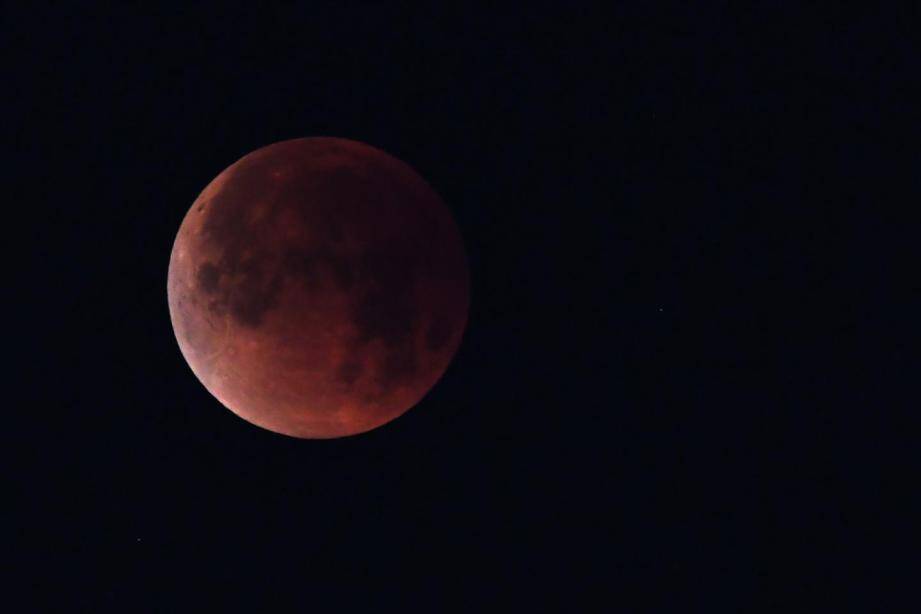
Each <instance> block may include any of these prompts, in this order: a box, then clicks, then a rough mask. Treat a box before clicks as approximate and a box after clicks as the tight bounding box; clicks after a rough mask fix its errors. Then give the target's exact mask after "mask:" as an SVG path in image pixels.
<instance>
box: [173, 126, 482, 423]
mask: <svg viewBox="0 0 921 614" xmlns="http://www.w3.org/2000/svg"><path fill="white" fill-rule="evenodd" d="M167 298H168V303H169V312H170V318H171V320H172V325H173V331H174V332H175V335H176V340H177V341H178V343H179V348H180V350H181V352H182V355H183V356H184V358H185V360H186V361H187V362H188V364H189V366H190V367H191V369H192V371H193V373H194V374H195V376H196V377H197V378H198V379H199V380H200V381H201V383H202V384H203V385H204V387H205V388H206V389H207V390H208V391H209V392H210V393H211V394H212V395H213V396H214V397H215V398H217V399H218V400H219V401H220V402H221V403H222V404H223V405H224V406H225V407H227V408H228V409H230V410H231V411H232V412H234V413H235V414H237V415H238V416H240V417H241V418H243V419H244V420H247V421H249V422H251V423H252V424H255V425H257V426H260V427H262V428H265V429H268V430H270V431H274V432H276V433H282V434H285V435H290V436H293V437H300V438H309V439H327V438H334V437H345V436H349V435H354V434H357V433H362V432H365V431H369V430H371V429H374V428H377V427H379V426H381V425H383V424H385V423H387V422H390V421H391V420H393V419H395V418H397V417H399V416H400V415H402V414H403V413H404V412H406V411H407V410H408V409H409V408H411V407H413V406H414V405H416V404H417V403H419V401H420V400H421V399H422V398H423V397H424V396H425V394H426V393H427V392H428V391H429V390H430V389H431V388H432V386H434V385H435V383H436V382H437V381H438V380H439V379H440V378H441V376H442V375H443V374H444V372H445V370H446V369H447V367H448V365H449V364H450V362H451V360H452V358H453V357H454V354H455V353H456V351H457V348H458V346H459V344H460V341H461V337H462V335H463V331H464V328H465V326H466V322H467V312H468V307H469V274H468V267H467V259H466V254H465V251H464V247H463V241H462V238H461V234H460V231H459V230H458V228H457V226H456V224H455V222H454V219H453V218H452V216H451V213H450V211H449V210H448V208H447V206H446V205H445V204H444V202H443V201H442V200H441V199H440V198H439V196H438V195H437V194H436V193H435V192H434V190H433V189H432V188H431V187H430V186H429V185H428V184H427V183H426V182H425V181H424V180H423V179H422V178H421V177H420V176H419V175H418V174H417V173H416V172H415V171H414V170H413V169H412V168H410V167H409V166H408V165H406V164H405V163H403V162H401V161H400V160H397V159H396V158H394V157H392V156H390V155H388V154H386V153H384V152H383V151H380V150H379V149H376V148H374V147H371V146H369V145H366V144H363V143H359V142H357V141H351V140H347V139H339V138H328V137H318V138H302V139H293V140H289V141H282V142H279V143H275V144H272V145H269V146H267V147H263V148H261V149H257V150H256V151H253V152H252V153H250V154H248V155H246V156H244V157H243V158H241V159H240V160H238V161H237V162H235V163H234V164H232V165H231V166H229V167H228V168H227V169H225V170H224V171H223V172H222V173H221V174H219V175H218V176H217V177H216V178H215V179H214V180H213V181H212V182H211V183H210V184H208V186H207V187H206V188H205V189H204V191H202V193H201V194H200V195H199V196H198V198H197V199H196V200H195V202H194V203H193V204H192V207H191V209H189V211H188V213H187V214H186V216H185V218H184V219H183V221H182V224H181V226H180V228H179V232H178V234H177V236H176V240H175V243H174V244H173V249H172V253H171V255H170V262H169V273H168V280H167Z"/></svg>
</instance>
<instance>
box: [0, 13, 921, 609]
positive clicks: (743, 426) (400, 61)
mask: <svg viewBox="0 0 921 614" xmlns="http://www.w3.org/2000/svg"><path fill="white" fill-rule="evenodd" d="M577 4H578V3H577ZM616 4H617V6H607V7H604V8H606V9H607V11H605V10H602V7H601V6H599V7H597V8H595V7H592V6H591V5H587V4H586V5H582V6H581V7H575V8H572V7H565V6H564V4H563V3H552V4H540V3H537V4H534V3H527V4H523V3H522V4H518V3H515V4H512V3H509V4H508V5H505V6H504V7H502V6H500V7H499V8H495V7H493V8H491V9H488V10H487V9H477V8H474V7H473V6H465V7H463V8H458V9H457V10H453V9H450V8H445V7H444V6H443V5H440V4H439V3H426V4H425V5H419V6H416V7H408V6H404V5H399V4H396V3H381V4H377V3H368V4H364V3H358V4H355V3H351V4H349V3H346V4H345V5H343V4H340V3H304V5H303V7H302V8H299V9H294V8H291V7H287V8H279V7H278V6H275V5H273V6H250V7H247V8H237V7H234V6H233V5H231V4H230V3H227V4H223V5H220V6H217V7H212V8H205V7H203V6H199V5H194V8H188V7H182V6H181V5H179V4H176V5H175V6H174V7H173V8H171V9H170V8H153V5H151V6H150V7H147V8H140V7H134V8H119V9H106V10H102V9H97V8H94V7H89V8H87V7H86V6H84V7H82V8H81V7H77V6H76V5H74V6H69V7H67V8H66V9H65V8H63V7H59V8H40V7H36V6H35V5H32V4H26V3H18V5H7V6H6V8H5V10H4V17H3V36H2V45H3V57H4V61H5V63H6V64H7V66H6V69H5V71H4V74H5V77H4V79H3V81H4V83H5V85H4V86H3V88H2V89H3V90H4V93H3V100H4V101H5V103H4V104H5V106H6V108H7V111H6V112H4V114H3V123H4V124H5V127H4V131H5V132H6V133H7V134H9V135H10V136H11V137H12V139H11V147H9V148H7V154H8V155H7V158H6V166H7V170H8V172H10V173H11V177H12V180H11V181H10V185H11V192H10V194H11V195H12V196H11V198H12V199H13V200H12V201H11V202H8V203H7V204H6V207H7V209H6V210H7V212H8V213H7V215H10V213H12V214H13V216H12V217H8V223H9V224H10V225H9V226H8V227H7V234H8V238H9V239H11V240H8V241H7V246H8V247H12V248H13V252H14V254H13V256H12V257H11V258H10V259H9V260H8V263H9V266H10V269H12V270H11V271H9V274H10V275H11V276H12V278H13V283H14V289H13V290H12V292H11V296H9V297H8V301H9V303H10V304H11V305H12V307H13V308H14V314H15V315H14V316H11V319H10V320H9V321H8V327H9V329H10V333H11V338H12V340H13V355H12V360H11V362H12V363H13V365H14V367H13V371H12V374H13V380H14V381H13V390H14V394H13V400H11V401H10V402H9V404H8V412H9V414H10V416H11V419H10V420H9V421H8V437H9V440H10V443H9V445H8V446H7V449H8V450H11V451H12V452H13V453H14V455H13V460H12V462H11V463H10V464H9V465H8V467H7V475H8V476H9V477H10V478H11V481H10V486H9V491H10V492H11V494H12V495H13V497H12V499H13V500H14V501H15V503H16V505H15V506H14V511H20V510H21V511H22V512H23V514H22V515H19V514H14V515H13V516H12V517H11V519H10V521H9V522H8V523H6V530H5V533H7V535H8V537H9V543H10V546H11V547H10V548H9V549H7V550H6V557H5V558H7V562H8V564H9V565H10V569H11V570H12V571H13V572H14V574H13V576H10V577H12V578H16V579H15V580H14V581H13V582H14V583H15V585H16V587H17V588H26V589H28V591H29V593H30V595H31V597H30V599H35V600H38V601H34V602H33V601H27V602H23V603H25V604H28V605H27V606H26V607H24V608H23V609H22V610H21V611H40V610H41V607H42V606H40V605H39V604H40V603H43V602H44V601H45V600H52V601H55V602H60V603H62V604H66V607H65V610H66V611H93V612H99V611H116V612H128V611H147V610H152V611H185V610H188V611H205V609H207V608H211V607H213V608H218V609H219V610H224V611H226V610H228V609H236V608H240V609H242V610H245V611H274V610H279V609H286V608H293V609H294V610H296V611H306V610H307V609H308V608H311V609H319V610H320V611H327V610H328V609H330V607H329V606H327V605H325V604H327V603H332V604H334V607H335V608H336V609H345V610H347V611H348V610H350V609H351V608H352V607H353V606H354V607H356V608H359V611H387V610H389V609H391V608H396V607H398V605H400V606H401V607H403V608H406V607H409V608H410V610H411V611H416V610H418V611H442V610H444V609H448V608H453V607H460V608H462V609H466V610H470V611H489V610H490V609H491V608H493V607H495V606H496V605H501V606H503V608H504V610H505V611H509V610H512V611H519V610H521V611H529V610H535V611H583V610H584V609H585V608H586V607H587V604H590V603H594V604H596V606H599V608H600V609H601V610H603V611H637V610H644V609H649V610H654V611H672V612H673V611H757V610H762V609H763V610H771V611H785V612H788V611H791V610H793V611H796V609H797V608H799V607H803V604H805V603H807V602H811V601H813V600H815V601H817V602H818V603H822V602H825V601H830V600H835V599H838V598H841V597H845V598H847V600H848V602H849V603H850V604H851V605H856V606H857V607H858V608H859V607H864V606H867V607H869V605H875V606H877V607H883V606H881V605H880V604H881V603H882V602H881V601H880V599H881V598H882V596H884V595H890V596H891V595H893V594H895V592H894V591H895V589H896V588H898V587H900V586H901V585H902V583H903V582H906V581H909V580H912V579H917V574H918V572H919V571H921V569H919V565H918V559H917V558H916V554H917V550H916V544H915V543H914V542H913V541H912V539H911V537H910V536H911V534H912V531H910V530H909V528H910V527H911V526H912V524H913V523H916V522H917V518H918V512H919V511H921V510H919V495H918V491H917V479H918V471H919V469H921V462H919V455H918V445H917V442H918V435H919V426H921V423H919V420H918V418H917V413H916V412H917V406H918V402H917V389H916V388H912V387H911V386H912V384H911V382H912V381H913V380H914V379H916V378H917V374H918V366H919V364H918V363H919V361H918V357H917V341H918V335H917V331H918V329H917V325H915V324H913V323H911V318H910V316H916V314H917V307H918V302H919V301H918V298H919V294H918V284H917V259H915V257H914V246H913V242H914V241H915V240H916V239H915V238H916V236H917V228H918V227H917V225H915V220H916V218H917V216H916V213H915V210H916V209H917V204H918V197H919V183H918V179H917V177H918V164H919V162H921V157H919V156H918V148H917V144H918V141H919V137H921V134H919V121H918V119H919V117H918V111H917V109H918V107H917V106H916V104H915V101H913V100H911V99H909V95H908V92H909V91H910V90H911V89H912V87H913V86H914V85H916V83H917V75H918V70H917V69H918V68H919V66H918V54H919V48H918V44H917V37H916V32H917V24H918V21H917V17H918V15H917V10H915V11H913V12H912V11H906V12H903V13H897V12H894V11H886V10H883V9H879V10H877V9H874V8H871V9H868V10H867V12H866V13H865V14H859V15H858V14H844V13H837V14H836V13H834V11H832V10H829V9H826V10H822V11H814V12H810V11H808V10H802V9H798V8H797V9H794V8H793V5H794V4H795V5H798V4H799V3H783V4H788V5H790V6H789V7H788V8H759V9H753V8H751V7H741V8H738V7H737V8H731V7H728V6H725V5H723V4H716V3H713V4H702V5H698V3H691V4H690V5H687V6H682V5H676V4H672V3H625V4H622V3H616ZM650 4H651V5H653V6H648V5H650ZM436 6H437V8H435V7H436ZM316 135H329V136H339V137H346V138H351V139H356V140H360V141H364V142H367V143H369V144H371V145H374V146H376V147H379V148H381V149H383V150H385V151H387V152H389V153H391V154H393V155H395V156H396V157H398V158H401V159H403V160H405V161H406V162H408V163H409V164H410V165H412V166H413V167H414V168H416V169H417V170H418V171H419V173H420V174H421V175H422V176H424V177H425V178H426V179H427V180H428V181H429V182H430V183H431V184H432V185H433V186H434V187H435V189H436V190H437V191H438V192H439V193H440V194H441V195H442V197H443V198H444V200H445V201H446V202H447V203H448V204H449V206H450V207H451V209H452V211H453V212H454V215H455V217H456V220H457V222H458V224H459V226H460V228H461V230H462V233H463V236H464V239H465V243H466V248H467V252H468V255H469V262H470V268H471V276H472V284H473V286H472V306H471V313H470V320H469V325H468V329H467V332H466V334H465V338H464V342H463V345H462V347H461V349H460V351H459V353H458V355H457V356H456V359H455V361H454V362H453V364H452V366H451V367H450V369H449V371H448V372H447V374H446V375H445V377H444V379H443V380H442V381H441V382H440V383H439V384H438V385H437V386H436V387H435V388H434V389H433V390H432V391H431V393H430V394H429V395H428V396H427V397H426V399H425V400H424V401H423V402H422V403H421V404H420V405H419V406H417V407H416V408H415V409H414V410H412V411H410V412H409V413H407V414H406V415H404V416H403V417H402V418H400V419H399V420H397V421H395V422H393V423H391V424H388V425H386V426H384V427H383V428H380V429H378V430H375V431H373V432H371V433H368V434H365V435H361V436H357V437H353V438H347V439H342V440H332V441H301V440H295V439H290V438H286V437H283V436H280V435H275V434H272V433H270V432H267V431H263V430H260V429H258V428H256V427H253V426H251V425H249V424H247V423H246V422H244V421H242V420H240V419H238V418H236V417H235V416H234V415H233V414H231V413H230V412H229V411H227V410H225V409H223V408H222V407H221V406H220V405H219V403H218V402H217V401H216V400H215V399H213V398H212V397H211V396H210V395H209V394H208V393H207V392H206V391H205V389H204V388H203V387H202V386H201V385H200V384H199V383H198V381H197V380H196V379H195V377H194V376H193V375H192V373H191V371H190V370H189V368H188V367H187V365H186V364H185V362H184V361H183V359H182V356H181V355H180V353H179V351H178V347H177V345H176V342H175V339H174V337H173V333H172V329H171V326H170V321H169V314H168V310H167V304H166V272H167V264H168V260H169V253H170V249H171V247H172V241H173V238H174V236H175V233H176V231H177V230H178V228H179V224H180V222H181V220H182V217H183V215H184V214H185V212H186V211H187V209H188V208H189V207H190V206H191V203H192V201H193V200H194V199H195V197H196V196H197V195H198V193H199V192H200V190H201V189H202V188H203V187H204V186H205V185H206V184H207V183H208V182H209V181H210V180H211V179H212V178H213V177H214V176H215V175H217V174H218V173H219V172H220V171H221V170H222V169H224V168H225V167H226V166H228V165H229V164H231V163H232V162H234V161H235V160H237V159H238V158H240V157H241V156H242V155H244V154H246V153H248V152H249V151H252V150H253V149H256V148H258V147H261V146H263V145H266V144H269V143H273V142H276V141H279V140H284V139H289V138H295V137H301V136H316ZM20 214H24V216H23V218H22V221H20V219H19V217H18V216H19V215H20ZM907 556H911V557H912V559H911V562H908V559H907V558H905V557H907ZM20 578H21V579H20ZM880 588H883V589H884V592H878V590H879V589H880ZM327 600H332V601H330V602H328V601H327ZM356 602H363V603H364V605H363V606H359V605H358V604H357V603H356ZM219 604H220V605H219ZM372 608H373V610H372ZM675 608H680V610H676V609H675ZM884 609H885V607H884ZM812 611H817V610H812Z"/></svg>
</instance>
